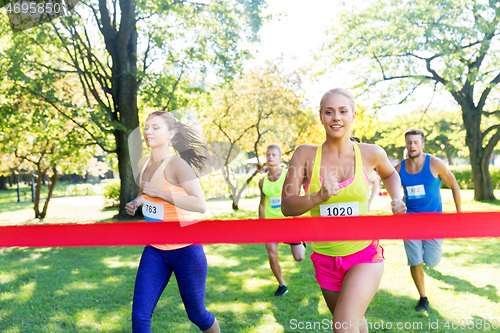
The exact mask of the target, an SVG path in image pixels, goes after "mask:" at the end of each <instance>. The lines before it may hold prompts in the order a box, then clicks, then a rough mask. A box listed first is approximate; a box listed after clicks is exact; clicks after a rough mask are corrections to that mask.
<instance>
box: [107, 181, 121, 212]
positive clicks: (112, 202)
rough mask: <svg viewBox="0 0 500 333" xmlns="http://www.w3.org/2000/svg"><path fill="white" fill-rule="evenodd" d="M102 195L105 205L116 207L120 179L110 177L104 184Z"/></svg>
mask: <svg viewBox="0 0 500 333" xmlns="http://www.w3.org/2000/svg"><path fill="white" fill-rule="evenodd" d="M104 197H105V201H106V203H105V205H106V207H118V206H119V205H120V179H111V180H109V181H108V182H107V184H106V186H104Z"/></svg>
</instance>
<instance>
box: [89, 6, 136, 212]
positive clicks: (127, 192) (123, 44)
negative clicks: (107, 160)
mask: <svg viewBox="0 0 500 333" xmlns="http://www.w3.org/2000/svg"><path fill="white" fill-rule="evenodd" d="M119 4H120V16H121V17H120V24H119V27H120V28H119V30H118V31H117V30H115V27H114V26H113V25H111V22H110V19H109V11H108V9H107V5H106V1H104V0H100V1H99V9H100V12H101V21H102V23H103V33H104V38H105V43H106V49H107V50H108V52H109V54H110V55H111V58H112V66H111V81H112V84H111V94H112V96H113V112H112V118H113V120H115V121H118V122H119V123H120V125H121V126H120V128H117V129H116V130H115V132H114V137H115V140H116V153H117V155H118V170H119V173H120V183H121V184H120V185H121V186H120V211H119V213H118V217H119V218H125V217H126V216H127V213H126V211H125V205H126V204H127V203H128V202H129V201H131V200H133V199H134V198H135V197H136V195H137V193H138V187H137V185H136V184H135V182H134V176H133V171H132V165H131V160H130V152H129V148H128V136H129V135H130V133H131V132H132V131H133V130H134V129H136V128H137V127H138V126H139V116H138V108H137V92H138V79H137V28H136V17H135V15H136V10H135V7H136V6H135V2H134V0H120V1H119ZM135 149H142V148H141V147H137V148H135Z"/></svg>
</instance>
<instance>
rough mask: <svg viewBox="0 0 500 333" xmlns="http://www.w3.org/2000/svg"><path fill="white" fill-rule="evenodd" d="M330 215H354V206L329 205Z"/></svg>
mask: <svg viewBox="0 0 500 333" xmlns="http://www.w3.org/2000/svg"><path fill="white" fill-rule="evenodd" d="M326 211H327V212H328V216H352V207H347V208H345V207H338V208H337V207H333V208H332V207H328V208H327V209H326Z"/></svg>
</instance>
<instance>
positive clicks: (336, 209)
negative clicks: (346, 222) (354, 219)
mask: <svg viewBox="0 0 500 333" xmlns="http://www.w3.org/2000/svg"><path fill="white" fill-rule="evenodd" d="M319 209H320V213H321V216H324V217H328V216H359V202H343V203H334V204H326V205H320V206H319Z"/></svg>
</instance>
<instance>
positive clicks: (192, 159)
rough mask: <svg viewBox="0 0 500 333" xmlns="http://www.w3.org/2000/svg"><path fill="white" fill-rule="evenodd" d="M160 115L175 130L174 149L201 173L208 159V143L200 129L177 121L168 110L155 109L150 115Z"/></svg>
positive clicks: (172, 141) (170, 128)
mask: <svg viewBox="0 0 500 333" xmlns="http://www.w3.org/2000/svg"><path fill="white" fill-rule="evenodd" d="M152 116H159V117H162V118H163V120H165V122H166V123H167V126H168V129H169V130H171V131H172V130H173V131H175V135H174V137H173V138H172V140H171V141H170V143H171V144H172V147H173V148H174V150H175V151H176V152H177V153H178V154H179V156H180V157H181V158H182V159H183V160H184V161H186V162H187V163H188V164H189V165H190V166H191V167H192V168H193V169H194V170H195V172H196V174H200V173H201V172H202V171H203V170H204V168H205V162H206V160H207V156H206V154H207V152H208V145H207V142H206V141H205V140H204V139H203V138H202V136H201V134H200V133H198V131H196V130H194V129H193V128H191V127H190V126H188V125H186V124H184V123H182V122H180V121H177V119H175V117H174V116H173V115H172V114H171V113H170V112H167V111H153V112H151V113H150V114H149V115H148V118H149V117H152Z"/></svg>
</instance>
